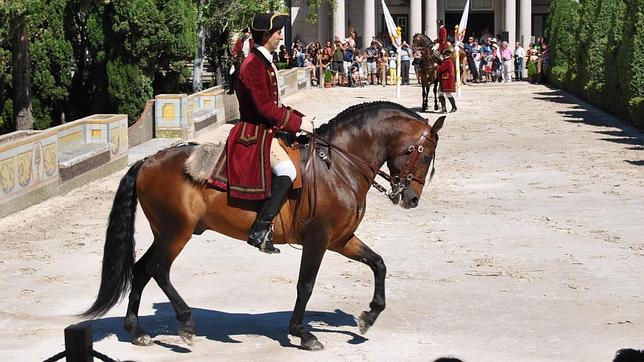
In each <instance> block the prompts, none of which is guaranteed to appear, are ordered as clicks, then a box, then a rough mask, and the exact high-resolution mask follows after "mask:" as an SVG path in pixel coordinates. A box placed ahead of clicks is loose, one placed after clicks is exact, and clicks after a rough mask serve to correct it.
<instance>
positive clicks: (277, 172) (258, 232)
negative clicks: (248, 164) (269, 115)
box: [248, 140, 296, 254]
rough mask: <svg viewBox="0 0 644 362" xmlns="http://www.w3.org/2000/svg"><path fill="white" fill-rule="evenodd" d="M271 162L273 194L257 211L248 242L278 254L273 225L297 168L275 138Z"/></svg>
mask: <svg viewBox="0 0 644 362" xmlns="http://www.w3.org/2000/svg"><path fill="white" fill-rule="evenodd" d="M270 162H271V171H272V172H273V179H272V185H271V195H270V197H269V198H268V199H266V200H265V201H264V203H263V204H262V207H261V209H260V210H259V212H258V213H257V218H256V219H255V222H254V223H253V226H252V227H251V229H250V232H249V236H248V244H250V245H253V246H255V247H257V248H259V250H260V251H263V252H265V253H268V254H277V253H279V252H280V251H279V249H277V248H275V247H274V246H273V231H272V228H271V225H272V223H273V219H274V218H275V216H276V215H277V213H278V212H279V211H280V208H281V207H282V204H283V203H284V199H285V198H286V195H287V194H288V191H289V190H290V189H291V186H292V185H293V180H295V177H296V170H295V165H293V162H292V161H291V160H290V159H289V158H288V155H287V154H286V151H284V149H283V148H282V147H281V146H280V145H279V143H278V142H277V140H274V141H273V143H272V144H271V159H270Z"/></svg>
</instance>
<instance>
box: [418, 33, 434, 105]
mask: <svg viewBox="0 0 644 362" xmlns="http://www.w3.org/2000/svg"><path fill="white" fill-rule="evenodd" d="M433 46H434V41H432V40H431V39H430V38H429V37H428V36H426V35H424V34H420V33H418V34H415V35H414V37H413V38H412V47H413V48H414V49H416V50H418V51H420V53H421V58H420V59H421V60H420V66H419V67H418V70H419V74H417V76H418V77H420V84H421V87H422V89H423V112H425V111H427V103H428V100H427V98H428V97H429V87H430V86H432V85H433V86H434V110H435V111H437V110H438V98H437V96H436V92H437V89H438V74H437V72H436V68H434V63H437V64H438V63H440V62H441V59H440V58H439V57H438V56H436V55H435V54H434V52H433V51H432V47H433Z"/></svg>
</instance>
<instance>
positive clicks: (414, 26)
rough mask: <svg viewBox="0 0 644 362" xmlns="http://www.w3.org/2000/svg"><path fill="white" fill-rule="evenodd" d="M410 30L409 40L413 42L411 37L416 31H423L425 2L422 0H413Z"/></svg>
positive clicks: (410, 7)
mask: <svg viewBox="0 0 644 362" xmlns="http://www.w3.org/2000/svg"><path fill="white" fill-rule="evenodd" d="M408 29H409V31H408V32H407V42H408V43H410V44H411V38H412V37H413V36H414V34H416V33H421V32H422V31H423V2H422V0H411V4H410V5H409V28H408Z"/></svg>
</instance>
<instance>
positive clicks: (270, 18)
mask: <svg viewBox="0 0 644 362" xmlns="http://www.w3.org/2000/svg"><path fill="white" fill-rule="evenodd" d="M287 21H288V14H280V13H276V14H272V13H266V14H257V15H255V17H254V18H253V24H252V25H251V28H252V29H253V30H255V31H276V30H279V29H281V28H283V27H284V25H286V22H287Z"/></svg>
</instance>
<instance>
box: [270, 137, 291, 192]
mask: <svg viewBox="0 0 644 362" xmlns="http://www.w3.org/2000/svg"><path fill="white" fill-rule="evenodd" d="M271 171H273V173H274V174H275V175H276V176H288V177H289V178H290V179H291V182H292V181H295V177H296V176H297V171H296V170H295V165H293V161H291V159H290V158H288V154H286V151H284V149H283V148H282V146H280V144H279V143H278V142H277V140H273V142H272V143H271Z"/></svg>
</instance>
